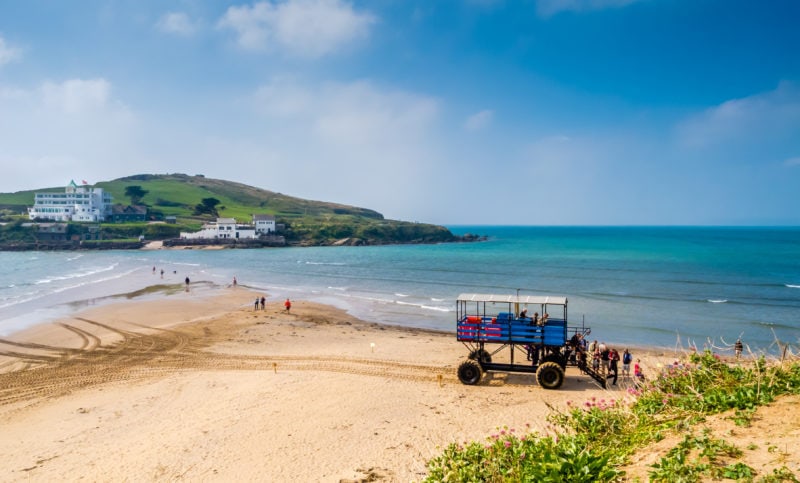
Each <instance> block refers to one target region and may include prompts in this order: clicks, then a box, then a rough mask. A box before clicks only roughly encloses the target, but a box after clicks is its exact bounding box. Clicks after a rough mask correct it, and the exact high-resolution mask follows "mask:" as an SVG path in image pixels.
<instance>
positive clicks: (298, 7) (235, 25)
mask: <svg viewBox="0 0 800 483" xmlns="http://www.w3.org/2000/svg"><path fill="white" fill-rule="evenodd" d="M376 21H377V19H376V17H375V16H374V15H372V14H371V13H368V12H360V11H356V10H355V9H354V8H353V5H352V4H350V3H348V2H344V1H342V0H287V1H284V2H277V1H266V2H259V3H255V4H253V5H252V6H246V5H245V6H241V7H230V8H228V10H227V12H225V15H224V16H223V17H222V18H221V19H220V21H219V22H218V27H219V28H223V29H232V30H233V31H235V32H236V35H237V42H238V44H239V46H240V47H242V48H243V49H247V50H261V51H278V50H282V51H283V52H285V53H287V54H289V55H291V56H297V57H304V58H318V57H322V56H325V55H329V54H333V53H335V52H337V51H338V50H339V49H341V48H343V47H345V46H347V45H350V44H352V43H354V42H355V41H356V40H359V39H364V38H366V37H367V36H368V35H369V30H370V27H371V26H372V25H373V24H374V23H375V22H376Z"/></svg>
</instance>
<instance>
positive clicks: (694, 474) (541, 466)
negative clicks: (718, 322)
mask: <svg viewBox="0 0 800 483" xmlns="http://www.w3.org/2000/svg"><path fill="white" fill-rule="evenodd" d="M691 363H692V364H691V366H687V367H686V368H683V369H681V370H674V371H669V372H666V373H664V374H661V375H658V376H657V377H656V378H654V379H653V380H652V381H650V382H648V383H647V384H645V385H643V386H642V387H640V388H639V389H631V390H630V391H629V392H630V394H629V396H632V397H633V399H632V400H631V399H625V400H602V399H601V400H596V399H594V398H593V399H592V400H590V401H586V402H585V403H584V404H582V405H580V406H576V405H572V404H571V405H570V406H569V409H567V410H566V411H562V410H558V409H556V408H552V410H553V411H552V413H551V416H550V422H551V423H552V424H554V425H555V426H556V428H558V430H557V434H556V435H548V436H541V435H538V434H536V433H527V434H521V435H520V434H518V433H517V432H516V431H513V430H508V431H503V432H501V433H500V434H496V435H493V436H491V437H490V438H489V439H488V440H487V442H486V443H483V444H481V443H477V442H475V443H469V444H464V445H459V444H451V445H450V446H448V447H447V448H446V449H445V450H444V451H443V453H442V454H441V455H440V456H437V457H436V458H433V459H432V460H430V461H429V462H428V471H429V474H428V477H427V479H426V480H425V481H428V482H440V481H444V482H471V481H476V482H477V481H481V482H516V481H537V482H562V481H568V482H573V481H574V482H583V481H586V482H589V481H617V480H622V479H624V475H623V474H622V470H621V468H622V467H623V466H624V465H625V464H626V463H629V462H630V461H631V460H632V458H634V457H635V454H636V452H637V451H638V450H641V449H642V448H645V447H646V446H648V445H650V444H652V443H654V442H656V441H660V440H662V439H663V438H664V437H665V436H666V435H667V434H683V435H684V437H683V439H682V440H681V441H680V442H679V443H678V444H677V445H676V446H675V447H674V448H672V449H671V450H669V451H668V453H667V454H666V455H665V456H664V457H662V458H661V459H660V460H659V461H658V462H656V463H655V464H654V465H653V466H652V467H651V468H652V469H651V471H650V474H649V478H650V481H658V482H662V481H663V482H693V481H701V480H707V479H715V480H734V481H763V482H767V481H769V482H773V481H775V482H777V481H787V482H788V481H792V482H796V481H798V480H797V475H795V474H794V473H792V471H791V470H790V469H788V468H786V467H782V468H779V469H775V470H773V472H772V473H771V474H767V475H757V474H756V471H755V470H754V469H753V468H751V467H749V466H747V465H746V464H744V463H742V462H740V461H735V462H734V461H733V460H736V459H737V458H739V457H740V456H741V454H742V450H741V449H740V448H737V447H735V446H734V445H732V444H730V443H729V442H727V441H724V440H722V439H719V438H714V437H712V436H711V435H710V434H709V433H707V432H702V433H700V434H694V432H693V427H694V425H695V423H697V422H698V421H701V420H702V419H703V418H704V417H705V416H707V415H710V414H716V413H721V412H724V411H728V410H731V409H734V410H735V411H734V413H735V414H736V415H737V416H735V417H739V418H743V420H744V421H743V423H744V424H747V420H748V419H747V418H748V415H749V416H751V415H752V410H754V408H757V407H758V406H761V405H764V404H767V403H769V402H770V401H773V400H774V399H775V398H776V397H779V396H782V395H787V394H800V363H797V362H795V363H793V364H788V365H779V364H767V362H766V361H765V360H764V359H763V358H760V359H757V360H755V361H753V364H752V365H749V366H739V365H730V364H727V363H726V362H724V361H722V360H720V359H719V358H718V357H717V356H715V355H714V354H712V353H710V352H705V353H703V354H700V355H693V356H692V358H691ZM743 411H745V412H746V413H744V414H743V413H742V412H743ZM756 478H758V479H756Z"/></svg>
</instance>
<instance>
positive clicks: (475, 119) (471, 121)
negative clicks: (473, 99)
mask: <svg viewBox="0 0 800 483" xmlns="http://www.w3.org/2000/svg"><path fill="white" fill-rule="evenodd" d="M493 119H494V111H493V110H491V109H484V110H482V111H480V112H476V113H475V114H473V115H471V116H469V117H468V118H467V120H466V121H464V129H466V130H467V131H479V130H481V129H485V128H487V127H489V125H490V124H491V123H492V120H493Z"/></svg>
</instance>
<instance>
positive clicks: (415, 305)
mask: <svg viewBox="0 0 800 483" xmlns="http://www.w3.org/2000/svg"><path fill="white" fill-rule="evenodd" d="M395 303H396V304H397V305H408V306H410V307H417V308H420V309H424V310H434V311H436V312H452V311H453V310H452V309H449V308H447V307H435V306H432V305H425V304H414V303H410V302H401V301H399V300H396V301H395Z"/></svg>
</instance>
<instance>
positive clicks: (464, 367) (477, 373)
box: [458, 359, 483, 386]
mask: <svg viewBox="0 0 800 483" xmlns="http://www.w3.org/2000/svg"><path fill="white" fill-rule="evenodd" d="M481 377H483V369H481V365H480V364H478V362H476V361H474V360H472V359H469V360H466V361H464V362H462V363H461V365H460V366H458V380H459V381H461V383H462V384H466V385H468V386H474V385H475V384H477V383H478V382H480V380H481Z"/></svg>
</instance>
